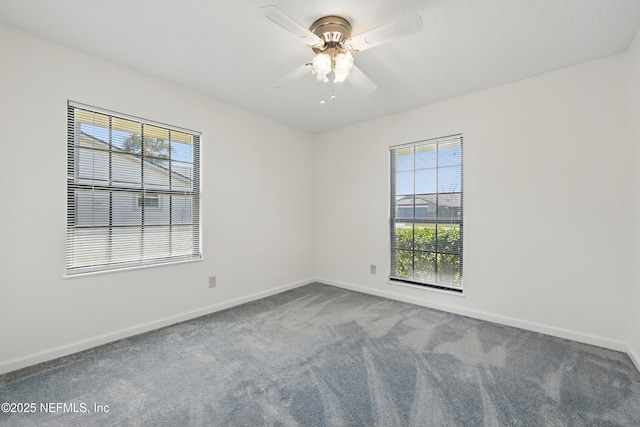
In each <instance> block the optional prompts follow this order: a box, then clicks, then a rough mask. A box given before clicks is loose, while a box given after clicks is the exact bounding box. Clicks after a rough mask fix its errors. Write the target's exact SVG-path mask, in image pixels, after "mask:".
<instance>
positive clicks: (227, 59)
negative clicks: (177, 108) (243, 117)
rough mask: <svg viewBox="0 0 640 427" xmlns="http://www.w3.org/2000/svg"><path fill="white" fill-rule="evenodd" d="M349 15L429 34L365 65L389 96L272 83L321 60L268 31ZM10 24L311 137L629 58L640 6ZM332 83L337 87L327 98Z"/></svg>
mask: <svg viewBox="0 0 640 427" xmlns="http://www.w3.org/2000/svg"><path fill="white" fill-rule="evenodd" d="M269 4H275V5H277V6H278V7H279V8H280V9H282V10H284V11H286V12H287V13H288V14H289V15H291V16H293V17H294V18H295V19H296V20H297V21H298V22H300V23H301V24H302V25H303V26H305V27H308V26H309V25H310V24H311V23H312V22H313V21H315V20H316V19H318V18H320V17H322V16H325V15H331V14H336V15H340V16H342V17H344V18H346V19H348V20H349V21H350V22H351V24H352V26H353V33H352V34H353V35H358V34H360V33H363V32H364V31H367V30H369V29H372V28H374V27H377V26H379V25H381V24H384V23H386V22H388V21H391V20H393V19H396V18H400V17H402V16H404V15H407V14H409V13H411V12H417V13H418V14H419V15H420V16H421V17H422V20H423V23H424V28H423V30H422V31H421V32H420V33H417V34H413V35H410V36H407V37H404V38H401V39H397V40H394V41H392V42H390V43H387V44H384V45H382V46H378V47H375V48H372V49H369V50H367V51H363V52H360V53H357V54H355V55H354V59H355V63H356V65H358V67H359V68H360V69H361V70H362V71H364V72H365V73H366V74H367V76H368V77H369V78H370V79H371V80H373V81H374V82H375V83H376V84H377V86H378V88H377V89H376V90H375V91H374V92H372V93H369V94H362V93H360V92H358V91H357V90H356V89H355V88H354V87H353V86H352V85H350V84H348V83H342V84H336V85H333V86H334V89H333V90H334V91H335V94H336V97H337V99H336V100H335V101H334V102H327V105H325V106H322V107H321V106H320V102H319V101H320V99H321V97H322V84H321V83H319V82H317V81H316V80H315V78H314V77H313V76H312V75H311V74H307V75H305V76H304V77H302V78H300V79H298V80H296V81H294V82H292V83H290V84H288V85H286V86H284V87H282V88H279V89H275V88H274V87H272V83H274V82H275V81H277V80H278V79H279V78H281V77H282V76H283V75H285V74H287V73H288V72H290V71H291V70H293V69H295V68H296V67H298V66H300V65H302V64H304V63H305V62H307V61H309V60H310V59H311V58H312V56H313V54H312V52H311V50H310V49H309V48H307V47H306V46H304V45H303V44H302V43H300V41H298V40H296V38H295V37H294V36H293V35H291V34H289V33H287V32H286V31H284V30H283V29H282V28H280V27H278V26H277V25H275V24H274V23H273V22H270V21H268V20H267V19H266V18H265V17H264V16H263V15H262V13H261V8H262V7H263V6H266V5H269ZM0 21H2V22H5V23H7V24H9V25H11V26H14V27H17V28H20V29H23V30H25V31H28V32H31V33H33V34H36V35H38V36H41V37H44V38H46V39H50V40H52V41H55V42H58V43H60V44H63V45H67V46H70V47H72V48H75V49H78V50H80V51H83V52H87V53H90V54H92V55H94V56H97V57H100V58H104V59H107V60H109V61H112V62H115V63H118V64H121V65H123V66H125V67H128V68H131V69H134V70H137V71H139V72H142V73H145V74H147V75H151V76H154V77H157V78H160V79H163V80H166V81H169V82H172V83H175V84H177V85H180V86H183V87H186V88H189V89H192V90H194V91H197V92H200V93H203V94H206V95H209V96H212V97H214V98H217V99H219V100H222V101H225V102H228V103H230V104H233V105H236V106H239V107H241V108H244V109H246V110H250V111H254V112H256V113H259V114H261V115H264V116H267V117H270V118H272V119H275V120H278V121H280V122H282V123H286V124H288V125H291V126H294V127H297V128H300V129H304V130H307V131H310V132H322V131H326V130H330V129H335V128H339V127H343V126H347V125H350V124H353V123H357V122H361V121H365V120H369V119H372V118H375V117H380V116H384V115H388V114H392V113H396V112H399V111H403V110H407V109H410V108H414V107H417V106H420V105H425V104H429V103H433V102H437V101H441V100H444V99H448V98H452V97H455V96H459V95H463V94H467V93H471V92H474V91H478V90H481V89H486V88H489V87H493V86H497V85H500V84H504V83H508V82H512V81H516V80H520V79H523V78H526V77H529V76H533V75H537V74H541V73H544V72H548V71H552V70H556V69H560V68H563V67H567V66H570V65H574V64H577V63H580V62H584V61H588V60H592V59H596V58H600V57H603V56H607V55H610V54H614V53H617V52H622V51H624V50H625V49H627V47H628V46H629V44H630V42H631V40H632V39H633V37H634V35H635V33H636V31H637V29H638V27H639V25H640V0H606V1H605V0H396V1H389V0H326V1H300V0H254V1H238V0H180V1H177V0H135V1H132V0H109V1H104V0H100V1H98V0H55V1H52V0H0ZM331 86H332V85H330V84H327V85H325V91H326V94H327V96H328V95H329V94H330V93H331V90H332V89H331Z"/></svg>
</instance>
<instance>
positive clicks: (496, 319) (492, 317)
mask: <svg viewBox="0 0 640 427" xmlns="http://www.w3.org/2000/svg"><path fill="white" fill-rule="evenodd" d="M316 281H317V282H320V283H325V284H327V285H332V286H336V287H339V288H344V289H349V290H352V291H356V292H362V293H366V294H370V295H376V296H380V297H384V298H389V299H393V300H396V301H402V302H408V303H411V304H416V305H421V306H423V307H429V308H434V309H436V310H441V311H447V312H449V313H455V314H460V315H462V316H467V317H472V318H474V319H479V320H486V321H488V322H493V323H499V324H501V325H506V326H513V327H515V328H520V329H525V330H529V331H533V332H539V333H542V334H545V335H551V336H554V337H559V338H564V339H568V340H572V341H578V342H582V343H585V344H591V345H595V346H598V347H604V348H608V349H611V350H615V351H622V352H628V350H629V349H628V346H627V344H626V343H623V342H620V341H615V340H611V339H608V338H603V337H599V336H596V335H590V334H585V333H581V332H575V331H570V330H567V329H563V328H557V327H554V326H549V325H542V324H539V323H535V322H529V321H526V320H522V319H515V318H512V317H507V316H500V315H497V314H492V313H488V312H484V311H479V310H471V309H466V308H462V307H456V306H450V305H447V304H441V303H434V302H431V301H425V300H423V299H418V298H413V297H409V296H406V295H402V294H399V293H396V292H393V291H392V290H389V291H382V290H379V289H372V288H368V287H364V286H359V285H354V284H352V283H345V282H337V281H335V280H330V279H326V278H323V277H317V278H316ZM390 288H392V286H390ZM630 357H631V356H630ZM632 359H633V357H632ZM636 359H637V358H636ZM634 363H636V366H638V363H637V362H635V361H634ZM638 369H639V370H640V368H638Z"/></svg>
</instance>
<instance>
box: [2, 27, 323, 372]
mask: <svg viewBox="0 0 640 427" xmlns="http://www.w3.org/2000/svg"><path fill="white" fill-rule="evenodd" d="M0 57H1V58H2V66H0V129H1V131H2V150H1V151H0V152H1V153H2V162H1V164H2V167H0V182H2V183H3V186H2V195H1V200H2V209H0V223H1V224H3V225H4V228H3V230H2V239H1V240H0V249H1V251H2V253H1V257H0V259H1V263H2V265H1V267H0V343H1V344H0V373H2V372H6V371H9V370H13V369H17V368H20V367H23V366H26V365H29V364H32V363H35V362H38V361H41V360H45V359H48V358H51V357H55V356H59V355H62V354H66V353H69V352H72V351H74V350H79V349H82V348H86V347H88V346H91V345H95V344H99V343H101V342H106V341H108V340H111V339H115V338H118V337H120V336H125V335H128V334H131V333H134V332H140V331H143V330H146V329H150V328H153V327H156V326H159V325H163V324H166V323H170V322H172V321H176V320H179V319H183V318H187V317H190V316H194V315H196V314H202V313H205V312H208V311H211V310H215V309H218V308H221V307H226V306H229V305H232V304H235V303H238V302H239V301H244V300H248V299H252V298H256V297H258V296H263V295H266V294H269V293H272V292H276V291H279V290H282V289H285V288H287V287H291V286H296V285H299V284H300V283H306V282H307V281H309V279H310V278H312V277H313V275H314V274H313V267H314V266H313V249H314V248H313V246H312V245H310V244H309V242H310V241H312V239H313V220H314V219H313V214H314V210H313V202H314V199H313V197H312V194H311V192H310V189H311V188H312V187H313V160H312V155H313V139H312V137H311V135H309V134H307V133H305V132H301V131H298V130H294V129H292V128H288V127H286V126H283V125H281V124H278V123H275V122H273V121H270V120H267V119H264V118H261V117H259V116H257V115H254V114H251V113H248V112H245V111H243V110H240V109H237V108H234V107H231V106H229V105H226V104H223V103H221V102H217V101H215V100H212V99H210V98H207V97H204V96H201V95H198V94H195V93H193V92H189V91H187V90H184V89H181V88H178V87H175V86H172V85H169V84H167V83H164V82H162V81H159V80H155V79H152V78H149V77H146V76H143V75H141V74H138V73H135V72H133V71H130V70H127V69H124V68H121V67H118V66H116V65H113V64H110V63H107V62H103V61H101V60H97V59H95V58H93V57H90V56H87V55H83V54H81V53H78V52H76V51H72V50H69V49H66V48H63V47H61V46H58V45H55V44H52V43H49V42H47V41H44V40H42V39H38V38H36V37H32V36H30V35H27V34H26V33H23V32H20V31H17V30H15V29H12V28H10V27H7V26H0ZM69 99H70V100H74V101H78V102H82V103H85V104H89V105H95V106H97V107H101V108H105V109H110V110H114V111H118V112H122V113H125V114H130V115H134V116H138V117H143V118H148V119H152V120H155V121H158V122H164V123H168V124H172V125H175V126H180V127H184V128H188V129H194V130H198V131H201V132H202V188H203V196H202V197H203V227H202V229H203V247H204V258H205V260H204V261H202V262H197V263H188V264H181V265H175V266H165V267H156V268H147V269H140V270H135V271H128V272H121V273H109V274H102V275H95V276H91V277H83V278H73V279H63V276H64V274H65V226H66V201H65V199H66V103H67V100H69ZM283 154H284V155H283ZM210 275H217V279H218V280H217V281H218V285H217V287H216V288H214V289H209V288H208V285H207V283H208V276H210Z"/></svg>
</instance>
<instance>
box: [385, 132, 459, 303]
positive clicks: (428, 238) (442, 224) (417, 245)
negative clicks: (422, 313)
mask: <svg viewBox="0 0 640 427" xmlns="http://www.w3.org/2000/svg"><path fill="white" fill-rule="evenodd" d="M390 150H391V224H390V230H391V277H390V278H391V279H392V280H399V281H403V282H409V283H413V284H419V285H425V286H430V287H436V288H444V289H448V290H454V291H458V292H461V291H462V231H463V222H462V135H454V136H450V137H444V138H438V139H432V140H428V141H420V142H416V143H412V144H407V145H400V146H395V147H391V148H390Z"/></svg>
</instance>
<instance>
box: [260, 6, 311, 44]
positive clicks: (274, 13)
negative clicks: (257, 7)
mask: <svg viewBox="0 0 640 427" xmlns="http://www.w3.org/2000/svg"><path fill="white" fill-rule="evenodd" d="M262 11H263V12H264V16H265V17H266V18H267V19H269V20H270V21H272V22H273V23H275V24H277V25H279V26H280V27H282V28H284V29H285V30H287V31H289V32H290V33H292V34H293V35H295V36H296V37H298V38H299V39H300V40H301V41H302V42H303V43H304V44H306V45H307V46H322V45H323V44H324V42H323V41H322V39H320V37H318V36H316V35H315V34H313V33H312V32H311V31H309V30H308V29H307V28H305V27H303V26H302V25H301V24H300V23H298V21H296V20H295V19H293V18H292V17H290V16H289V15H287V14H286V13H285V12H284V11H282V10H281V9H280V8H279V7H277V6H274V5H271V6H265V7H263V8H262Z"/></svg>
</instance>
